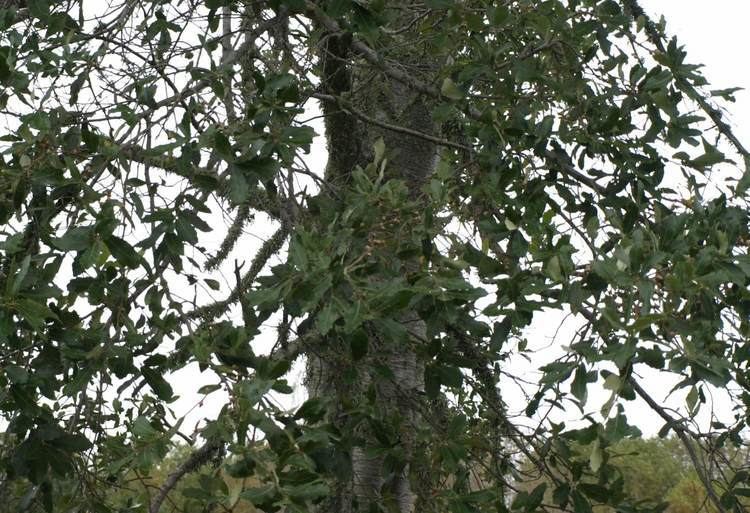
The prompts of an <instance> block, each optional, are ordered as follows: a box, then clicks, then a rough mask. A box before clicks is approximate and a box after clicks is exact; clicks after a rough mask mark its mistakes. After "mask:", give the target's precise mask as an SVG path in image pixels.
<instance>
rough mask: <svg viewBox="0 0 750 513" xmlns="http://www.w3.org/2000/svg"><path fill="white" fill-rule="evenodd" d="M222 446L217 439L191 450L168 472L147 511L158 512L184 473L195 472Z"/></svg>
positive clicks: (150, 512)
mask: <svg viewBox="0 0 750 513" xmlns="http://www.w3.org/2000/svg"><path fill="white" fill-rule="evenodd" d="M222 446H223V444H222V443H221V442H219V441H213V442H207V443H206V445H204V446H203V447H201V448H200V449H197V450H196V451H195V452H193V453H192V454H191V455H190V457H189V458H188V459H187V460H185V462H184V463H183V464H182V465H180V466H179V467H178V468H177V469H176V470H175V471H174V472H172V473H171V474H169V476H168V477H167V480H166V481H165V482H164V484H163V485H162V486H161V488H160V489H159V493H157V494H156V497H154V499H153V500H152V501H151V505H150V506H149V508H148V511H149V513H158V512H159V509H160V508H161V505H162V503H163V502H164V500H165V499H166V498H167V496H168V495H169V492H171V491H172V489H174V487H175V486H177V483H178V482H179V481H180V479H182V478H183V477H184V476H185V475H186V474H189V473H191V472H195V471H196V470H198V469H199V468H200V467H202V466H203V465H205V464H206V463H208V461H209V460H210V459H211V457H212V456H213V455H214V453H216V452H218V451H220V450H221V448H222Z"/></svg>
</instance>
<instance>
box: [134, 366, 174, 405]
mask: <svg viewBox="0 0 750 513" xmlns="http://www.w3.org/2000/svg"><path fill="white" fill-rule="evenodd" d="M141 374H143V377H144V378H145V380H146V383H148V384H149V386H150V387H151V389H152V390H153V391H154V393H155V394H156V396H157V397H158V398H159V399H161V400H163V401H169V400H171V399H172V398H173V396H174V392H173V391H172V386H171V385H170V384H169V383H168V382H167V380H165V379H164V378H163V377H162V371H161V370H159V369H154V368H150V367H146V368H143V369H141Z"/></svg>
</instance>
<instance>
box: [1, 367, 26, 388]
mask: <svg viewBox="0 0 750 513" xmlns="http://www.w3.org/2000/svg"><path fill="white" fill-rule="evenodd" d="M2 370H3V372H5V374H6V375H7V376H8V379H10V381H11V383H13V384H15V385H25V384H26V383H28V382H29V373H28V371H27V370H26V369H24V368H23V367H19V366H18V365H5V366H3V367H2Z"/></svg>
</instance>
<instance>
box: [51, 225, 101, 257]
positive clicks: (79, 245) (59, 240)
mask: <svg viewBox="0 0 750 513" xmlns="http://www.w3.org/2000/svg"><path fill="white" fill-rule="evenodd" d="M93 237H94V227H93V226H76V227H75V228H71V229H70V230H68V231H67V232H66V233H65V235H63V236H62V237H52V238H51V239H50V240H51V242H52V245H53V246H55V247H56V248H57V249H59V250H62V251H83V250H85V249H88V248H89V247H91V244H92V242H93Z"/></svg>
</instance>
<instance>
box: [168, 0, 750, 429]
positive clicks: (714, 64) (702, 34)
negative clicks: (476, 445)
mask: <svg viewBox="0 0 750 513" xmlns="http://www.w3.org/2000/svg"><path fill="white" fill-rule="evenodd" d="M640 3H641V5H642V7H643V8H644V9H645V10H646V11H647V12H648V13H649V14H650V15H651V16H652V17H654V18H656V19H658V18H659V16H661V15H664V17H665V18H666V19H667V31H668V33H669V34H671V35H676V36H677V38H678V40H679V42H680V43H681V44H682V45H684V46H685V47H686V50H687V52H688V62H690V63H695V64H704V65H705V68H704V69H703V74H704V75H705V76H706V78H707V79H708V80H709V82H710V88H711V89H724V88H729V87H743V88H746V89H750V62H749V61H748V59H747V58H746V53H747V51H748V50H750V30H748V28H747V23H748V21H750V0H708V1H707V0H640ZM736 97H737V102H736V103H735V104H730V105H729V106H728V107H727V113H726V117H727V120H728V121H729V122H730V124H731V125H732V126H733V127H734V128H735V131H736V134H737V135H738V137H739V138H740V140H741V141H743V142H744V143H745V144H746V146H750V92H749V91H741V92H738V93H737V95H736ZM321 139H322V138H321ZM321 139H318V141H319V142H318V144H322V141H321ZM321 150H322V147H320V146H319V147H318V148H313V155H311V157H312V160H321V161H322V160H323V159H324V156H323V155H322V153H323V151H321ZM316 154H317V155H316ZM318 156H320V158H318ZM321 163H322V162H321ZM560 319H561V317H559V316H555V315H552V316H550V317H549V318H546V317H545V318H544V319H538V321H541V322H535V325H536V326H538V328H536V329H533V330H532V332H531V333H530V337H529V338H530V339H531V340H530V342H532V344H531V345H532V346H533V347H536V348H537V349H542V348H546V347H549V348H550V349H551V348H553V347H556V348H559V347H560V344H564V343H566V342H567V341H568V340H569V331H570V329H571V328H572V327H574V326H570V325H568V326H567V329H563V330H562V332H561V333H560V338H559V339H558V340H557V341H554V340H552V338H553V335H554V333H555V329H556V327H557V325H558V324H559V321H560ZM535 321H537V319H535ZM558 351H560V349H557V350H553V351H548V350H543V351H541V353H542V354H544V355H545V358H544V361H549V358H550V355H551V353H558ZM542 363H544V362H543V361H542V360H541V359H539V360H537V359H536V358H535V361H534V362H533V363H532V364H531V365H529V366H528V367H527V368H528V370H529V376H528V378H529V380H530V381H535V377H534V376H533V375H532V374H534V373H533V368H535V367H538V365H541V364H542ZM523 367H526V366H523ZM514 371H521V372H524V371H522V370H521V369H520V368H519V369H514ZM652 374H653V375H652V376H650V377H649V376H646V378H647V380H646V384H647V386H648V388H649V390H650V392H651V394H652V395H653V396H654V397H655V398H656V399H658V400H663V399H664V398H665V395H666V393H667V392H668V388H670V387H671V384H670V382H667V381H664V380H663V379H659V378H658V377H656V376H655V373H652ZM174 378H176V379H174ZM201 378H204V379H205V378H208V376H205V375H204V376H198V375H196V373H195V370H190V371H183V372H182V373H178V376H173V382H175V381H176V383H175V384H176V385H177V386H176V391H177V393H178V394H180V392H181V391H180V388H181V387H180V386H179V383H180V382H182V383H185V384H189V385H190V386H189V387H186V389H189V390H191V391H192V390H195V387H196V380H197V381H202V379H201ZM297 379H299V378H298V377H297ZM209 380H210V378H209ZM293 381H296V379H294V378H293ZM297 384H298V385H299V384H300V383H299V381H297ZM508 385H510V384H508ZM504 388H505V386H504ZM185 391H186V390H185ZM504 392H506V393H504V394H503V395H504V396H505V397H506V400H508V401H509V402H510V406H511V408H512V409H515V410H523V408H524V407H525V404H524V403H525V400H524V398H523V395H522V394H518V393H514V391H513V390H510V389H508V390H504ZM516 392H517V390H516ZM303 396H304V393H303V392H302V391H299V392H296V393H295V394H294V395H293V397H292V399H293V402H299V401H300V400H301V399H302V398H303ZM683 397H684V394H679V395H675V396H673V397H672V398H671V399H670V400H669V404H670V405H673V406H675V407H678V406H680V404H681V403H682V398H683ZM606 398H607V395H605V394H603V393H600V394H592V397H591V400H590V402H589V404H588V405H587V406H588V407H587V411H591V412H595V411H597V410H598V405H597V403H599V404H601V402H602V401H603V400H606ZM222 402H223V401H222V399H221V398H220V396H219V395H218V394H217V395H214V396H211V398H210V399H209V400H208V401H206V403H204V404H201V405H200V406H199V405H198V404H196V403H197V400H196V397H195V396H194V395H193V394H190V393H186V394H185V395H183V397H182V398H181V399H180V400H178V402H177V403H176V404H173V407H174V410H175V411H176V412H179V413H185V411H186V410H188V409H191V408H194V409H193V411H192V412H191V414H190V415H189V416H188V417H189V419H190V420H189V421H188V423H186V425H185V428H186V430H187V431H190V429H191V427H190V426H191V425H194V422H195V421H198V420H199V419H200V418H206V417H208V418H211V417H213V416H214V415H215V414H216V413H217V412H218V410H219V409H220V408H221V405H222ZM284 402H286V401H284ZM716 406H717V409H718V410H719V416H720V417H725V418H726V417H727V416H728V415H729V413H730V412H729V406H728V404H727V403H726V402H721V401H719V402H718V403H717V405H716ZM626 410H627V412H628V415H629V417H630V418H631V422H634V423H636V424H637V425H638V426H639V427H640V428H641V429H642V430H643V431H644V434H646V435H654V434H655V433H656V432H657V431H658V430H659V429H660V428H661V426H662V425H663V422H662V421H661V420H660V419H658V417H656V415H655V414H654V413H652V412H650V411H649V409H648V407H647V406H646V405H645V404H644V403H640V402H637V401H636V402H633V403H628V404H627V405H626ZM569 414H570V419H571V420H572V419H575V418H578V417H579V416H580V413H579V412H578V411H573V410H571V411H570V412H569ZM566 416H567V414H566ZM556 417H559V416H558V415H556Z"/></svg>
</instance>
